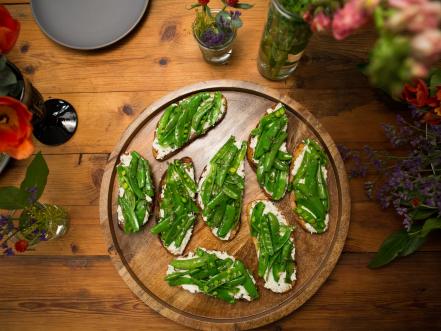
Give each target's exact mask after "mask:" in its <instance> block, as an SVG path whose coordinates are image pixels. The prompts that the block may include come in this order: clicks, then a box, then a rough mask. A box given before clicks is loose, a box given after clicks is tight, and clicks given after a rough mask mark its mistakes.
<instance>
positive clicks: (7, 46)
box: [0, 5, 20, 54]
mask: <svg viewBox="0 0 441 331" xmlns="http://www.w3.org/2000/svg"><path fill="white" fill-rule="evenodd" d="M19 32H20V23H19V22H18V21H17V20H15V19H14V18H13V17H12V16H11V14H9V11H8V10H7V9H6V7H5V6H1V5H0V54H6V53H9V51H10V50H11V49H12V47H14V45H15V42H16V41H17V38H18V33H19Z"/></svg>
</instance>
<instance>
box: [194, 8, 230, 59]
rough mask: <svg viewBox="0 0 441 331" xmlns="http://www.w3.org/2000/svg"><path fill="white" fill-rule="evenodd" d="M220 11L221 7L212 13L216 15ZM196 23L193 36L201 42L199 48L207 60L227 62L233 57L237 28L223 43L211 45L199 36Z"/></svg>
mask: <svg viewBox="0 0 441 331" xmlns="http://www.w3.org/2000/svg"><path fill="white" fill-rule="evenodd" d="M218 12H220V10H219V9H213V10H212V11H211V13H212V14H213V15H216V14H217V13H218ZM194 27H195V24H194V23H193V26H192V30H193V36H194V39H196V41H197V42H198V44H199V49H200V50H201V53H202V56H203V57H204V59H205V61H207V62H208V63H211V64H226V63H228V61H229V60H230V58H231V55H232V54H233V44H234V41H235V40H236V35H237V30H236V29H233V34H232V35H231V38H230V39H229V40H228V41H227V42H225V43H224V44H223V45H220V46H212V47H209V46H207V45H205V44H204V43H203V42H202V41H201V40H200V39H199V37H198V36H197V34H196V33H195V31H194Z"/></svg>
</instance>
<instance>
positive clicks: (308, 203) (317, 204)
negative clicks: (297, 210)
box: [297, 197, 326, 220]
mask: <svg viewBox="0 0 441 331" xmlns="http://www.w3.org/2000/svg"><path fill="white" fill-rule="evenodd" d="M297 203H298V204H299V205H300V206H305V207H306V208H307V209H309V210H310V211H311V212H312V213H313V214H314V215H315V216H316V219H320V220H321V219H324V218H325V213H326V211H325V210H324V208H323V205H322V203H321V201H320V199H319V198H317V197H309V198H308V199H297Z"/></svg>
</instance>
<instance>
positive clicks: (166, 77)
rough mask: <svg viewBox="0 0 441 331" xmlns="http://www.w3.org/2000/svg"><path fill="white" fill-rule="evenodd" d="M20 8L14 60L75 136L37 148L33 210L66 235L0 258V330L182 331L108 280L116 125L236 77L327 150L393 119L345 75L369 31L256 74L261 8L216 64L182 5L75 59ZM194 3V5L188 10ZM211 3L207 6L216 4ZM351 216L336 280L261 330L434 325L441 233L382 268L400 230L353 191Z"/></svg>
mask: <svg viewBox="0 0 441 331" xmlns="http://www.w3.org/2000/svg"><path fill="white" fill-rule="evenodd" d="M27 2H28V1H25V0H0V3H4V4H7V8H8V9H9V10H10V11H11V12H12V14H13V15H14V16H15V17H16V18H18V19H19V20H20V21H21V24H22V30H21V34H20V38H19V41H18V43H17V46H16V47H15V49H14V50H13V51H12V52H11V53H10V54H9V58H10V60H11V61H13V62H14V63H16V64H17V65H18V67H19V68H20V69H22V70H23V72H25V73H26V74H27V76H28V77H29V78H30V79H31V80H32V81H33V82H34V84H35V85H36V87H37V88H38V89H39V90H40V91H41V92H42V93H43V95H44V97H45V98H51V97H54V98H63V99H66V100H69V101H70V102H71V103H72V104H73V105H74V106H75V107H76V109H77V110H78V114H79V128H78V131H77V133H76V135H75V137H74V138H73V139H72V140H71V141H70V142H69V143H67V144H66V145H63V146H60V147H47V146H42V145H38V147H37V148H38V149H41V150H42V151H43V153H44V155H45V157H46V160H47V162H48V164H49V168H50V175H49V180H48V185H47V189H46V192H45V194H44V196H43V201H46V202H49V203H55V204H59V205H62V206H64V207H66V209H67V210H68V211H69V214H70V217H71V228H70V231H69V233H68V234H67V235H66V236H65V237H64V238H62V239H60V240H56V241H53V242H47V243H42V244H40V245H39V246H38V247H37V248H36V249H35V250H34V251H30V252H27V253H26V254H23V255H20V256H17V257H13V258H2V259H1V263H0V280H1V281H0V302H1V303H0V329H2V330H62V329H69V330H111V329H112V330H113V329H115V330H118V329H124V330H138V329H139V330H141V329H150V330H181V329H184V328H183V327H181V326H178V325H177V324H175V323H174V322H171V321H169V320H167V319H166V318H164V317H162V316H161V315H159V314H157V313H156V312H154V311H152V310H151V309H150V308H148V307H147V306H145V305H144V304H143V303H142V302H141V301H140V300H138V299H137V298H136V297H135V296H134V295H133V294H132V293H131V291H130V290H129V289H128V288H127V287H126V285H125V283H124V282H123V281H122V279H121V278H120V277H119V275H118V274H117V272H116V271H115V269H114V267H113V265H112V263H111V262H110V259H109V257H108V254H107V249H106V246H105V244H104V238H103V232H102V229H101V227H100V225H99V216H98V200H99V188H100V183H101V177H102V174H103V168H104V166H105V163H106V159H107V157H108V155H109V153H110V151H111V150H112V149H113V147H114V145H115V144H116V142H117V141H118V139H119V138H120V136H121V134H122V132H123V131H124V130H125V129H126V127H127V126H128V125H129V124H130V123H131V122H132V121H133V120H134V118H135V117H136V116H137V115H139V114H140V113H141V112H142V111H143V110H144V109H145V108H146V107H147V106H148V105H149V104H150V103H152V102H153V101H155V100H156V99H157V98H159V97H161V96H163V95H165V94H166V93H168V92H170V91H173V90H175V89H177V88H180V87H182V86H185V85H188V84H192V83H196V82H199V81H204V80H211V79H225V78H228V79H239V80H247V81H252V82H255V83H259V84H262V85H264V86H268V87H273V88H276V89H279V90H281V91H282V92H284V93H287V94H289V95H290V96H292V97H293V98H295V99H296V100H297V101H299V102H301V103H303V104H304V105H305V106H307V107H308V108H309V109H310V110H311V111H312V112H313V113H314V114H315V115H316V116H317V117H318V118H319V119H320V121H321V122H322V123H323V124H324V126H325V127H326V128H327V130H328V131H329V132H330V134H331V135H332V137H333V138H334V139H335V141H336V142H337V143H343V144H346V145H347V146H349V147H351V148H356V149H361V148H362V147H363V146H364V145H365V144H370V145H371V146H373V147H375V148H378V149H388V148H390V146H389V145H388V143H387V140H386V138H385V136H384V135H383V133H382V130H381V127H380V124H381V123H384V122H393V121H394V118H395V115H396V113H397V111H398V110H397V109H392V108H391V107H390V106H388V105H387V104H385V103H384V101H383V99H382V98H381V97H380V96H379V95H378V94H377V93H376V92H375V90H373V89H372V88H370V86H369V83H368V81H367V79H366V78H365V77H364V76H363V75H362V74H361V73H360V72H359V71H358V70H357V68H356V65H357V64H359V63H361V62H363V61H365V60H366V58H367V53H368V51H367V50H368V47H369V46H370V45H372V43H373V41H374V38H375V35H374V33H373V31H372V30H369V29H365V30H363V31H361V32H359V33H358V34H356V35H354V36H352V37H350V38H348V39H347V40H346V41H344V42H336V41H334V40H333V39H332V38H330V37H328V36H315V37H314V38H313V40H312V42H311V44H310V46H309V47H308V50H307V51H306V54H305V55H304V57H303V59H302V63H301V65H300V67H299V68H298V70H297V72H296V73H295V75H294V77H292V78H290V79H289V80H287V81H284V82H270V81H267V80H265V79H264V78H262V77H261V76H260V75H259V73H258V71H257V68H256V57H257V50H258V42H259V39H260V35H261V32H262V29H263V24H264V21H265V18H266V11H267V1H254V2H255V3H256V6H255V8H254V9H252V10H251V11H247V12H246V13H244V15H243V19H244V21H245V25H244V27H243V28H242V29H241V30H240V33H239V36H238V40H237V44H236V46H235V49H234V58H233V59H232V62H231V64H228V65H226V66H220V67H219V66H211V65H208V64H206V63H205V62H204V61H203V60H202V58H201V54H200V52H199V49H198V47H197V45H196V43H195V41H194V40H193V37H192V35H191V28H190V26H191V22H192V19H193V14H192V13H191V12H189V11H187V10H186V9H185V5H188V3H189V2H188V1H186V2H185V3H184V2H183V1H181V0H169V1H165V0H153V1H151V5H150V8H149V11H148V14H147V15H146V17H145V18H144V20H143V21H142V23H141V24H140V26H139V27H138V28H137V29H136V30H135V31H134V33H132V34H131V35H130V36H129V37H128V38H126V39H124V40H123V41H122V42H120V43H118V44H117V45H115V46H112V47H110V48H108V49H105V50H101V51H96V52H79V51H73V50H69V49H67V48H64V47H61V46H58V45H56V44H54V43H53V42H52V41H50V40H49V39H48V38H46V36H45V35H43V33H42V32H41V31H40V30H39V28H38V27H37V25H36V23H35V22H34V20H33V18H32V15H31V10H30V6H29V4H28V3H27ZM190 2H191V1H190ZM215 2H216V1H215ZM28 162H29V161H20V162H16V161H14V162H12V163H11V164H10V165H9V167H8V169H7V170H6V172H5V173H4V174H2V175H1V178H0V186H5V185H15V184H18V183H19V182H20V181H21V179H22V177H23V175H24V171H25V169H26V165H27V164H28ZM351 195H352V218H351V226H350V232H349V235H348V239H347V242H346V246H345V249H344V252H343V254H342V256H341V259H340V262H339V263H338V265H337V267H336V269H335V271H334V272H333V273H332V275H331V276H330V278H329V279H328V281H327V282H326V284H325V285H324V286H323V287H322V288H321V289H320V290H319V291H318V293H317V294H316V295H315V296H314V297H313V298H312V299H311V300H310V301H308V302H307V303H306V304H305V305H304V306H303V307H302V308H301V309H299V310H298V311H296V312H295V313H293V314H292V315H290V316H288V317H287V318H284V319H283V320H281V321H279V322H277V323H275V324H273V325H270V326H268V327H266V328H264V329H265V330H288V329H289V330H303V329H308V330H324V329H332V330H337V329H341V330H349V329H350V330H352V329H362V330H403V329H414V330H415V329H421V330H424V329H427V330H428V329H431V330H432V329H435V328H439V329H441V318H440V312H441V286H440V279H441V264H440V258H441V241H440V239H441V236H439V235H437V236H435V237H434V238H431V240H429V242H428V243H427V244H426V245H425V246H424V247H423V248H422V249H421V251H420V252H418V253H416V254H414V255H413V256H411V257H409V258H406V259H402V260H400V261H398V262H396V263H394V264H392V265H391V266H389V267H387V268H383V269H381V270H370V269H368V268H367V267H366V265H367V263H368V261H369V260H370V259H371V258H372V256H373V255H374V252H375V251H376V250H377V249H378V247H379V245H380V244H381V242H382V241H383V239H384V238H385V236H387V235H388V234H389V233H391V232H392V231H394V230H396V229H398V228H399V227H400V223H401V220H400V218H399V217H397V216H395V215H394V213H393V212H392V211H388V212H384V211H382V210H381V209H380V207H379V206H378V205H377V204H376V203H375V202H371V201H369V200H368V199H367V198H366V197H365V195H364V193H363V180H352V181H351Z"/></svg>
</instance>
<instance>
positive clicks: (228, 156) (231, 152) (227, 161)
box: [216, 145, 238, 187]
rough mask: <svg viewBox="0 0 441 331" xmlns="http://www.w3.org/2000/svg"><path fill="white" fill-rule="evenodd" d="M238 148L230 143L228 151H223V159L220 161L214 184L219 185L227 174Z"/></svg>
mask: <svg viewBox="0 0 441 331" xmlns="http://www.w3.org/2000/svg"><path fill="white" fill-rule="evenodd" d="M237 152H238V150H237V148H236V146H234V145H232V146H231V147H230V148H229V149H228V151H227V152H226V153H225V156H224V161H223V163H222V166H221V167H220V168H219V171H218V173H217V176H216V185H217V186H219V187H221V186H222V184H223V183H224V180H225V176H226V175H227V171H228V169H230V165H231V163H232V162H233V160H234V157H235V156H236V154H237Z"/></svg>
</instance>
